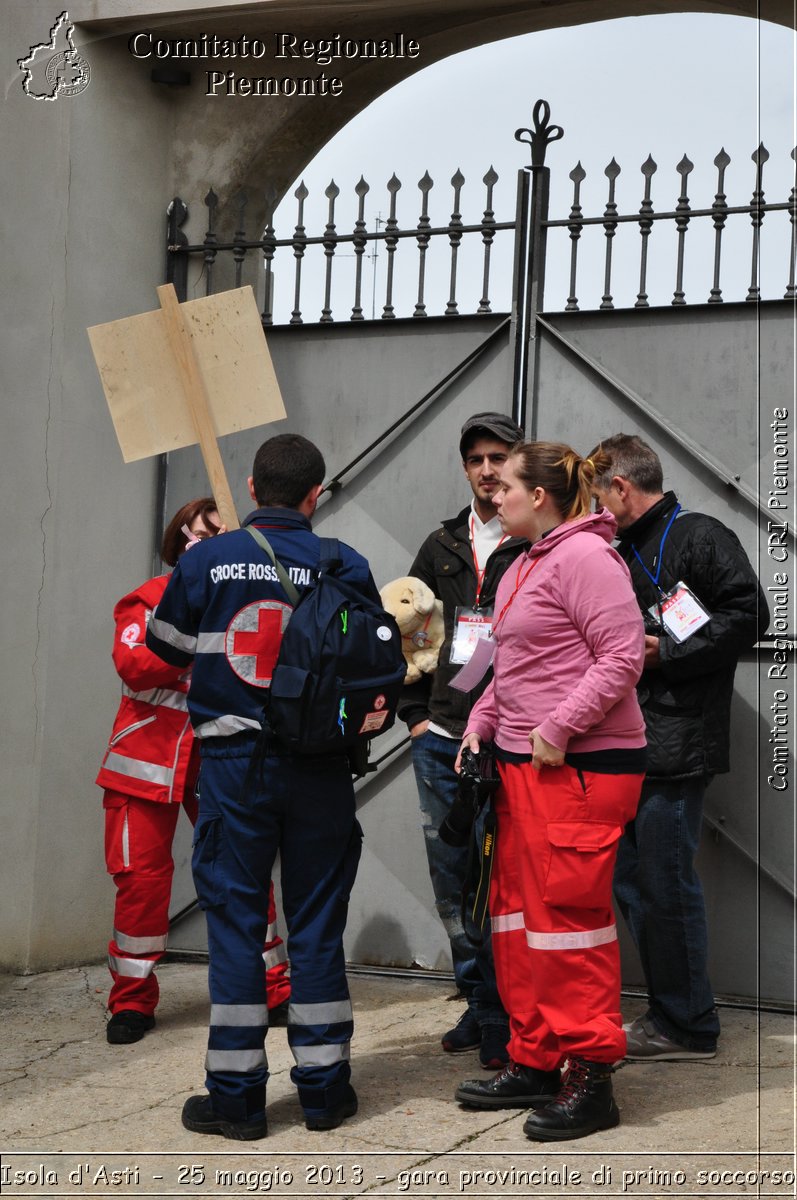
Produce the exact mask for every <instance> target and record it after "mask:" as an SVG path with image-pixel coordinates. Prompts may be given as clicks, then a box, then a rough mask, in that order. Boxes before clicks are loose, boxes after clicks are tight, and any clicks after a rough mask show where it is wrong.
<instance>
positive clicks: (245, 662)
mask: <svg viewBox="0 0 797 1200" xmlns="http://www.w3.org/2000/svg"><path fill="white" fill-rule="evenodd" d="M292 611H293V610H292V609H291V606H290V605H289V604H284V603H283V602H282V601H280V600H256V601H255V602H254V603H253V604H247V606H246V607H245V608H242V609H241V610H240V612H237V613H236V614H235V616H234V617H233V619H232V620H231V621H230V624H229V625H228V626H227V632H226V633H225V635H224V653H225V654H226V656H227V661H228V663H229V664H230V666H231V667H232V669H233V671H234V672H235V674H236V675H237V676H238V678H239V679H243V680H244V682H245V683H251V684H253V685H254V686H255V687H260V688H267V687H268V685H269V684H270V683H271V676H272V675H273V673H274V664H275V663H276V661H277V655H278V654H279V648H280V642H281V641H282V635H283V633H284V632H285V626H286V625H287V624H288V620H289V618H290V615H291V612H292Z"/></svg>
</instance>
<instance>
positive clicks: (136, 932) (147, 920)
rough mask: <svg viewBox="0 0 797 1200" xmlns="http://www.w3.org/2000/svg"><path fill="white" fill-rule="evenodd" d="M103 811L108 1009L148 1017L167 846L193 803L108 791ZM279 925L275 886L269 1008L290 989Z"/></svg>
mask: <svg viewBox="0 0 797 1200" xmlns="http://www.w3.org/2000/svg"><path fill="white" fill-rule="evenodd" d="M103 807H104V809H105V864H106V867H107V869H108V874H109V875H112V876H113V881H114V883H115V884H116V903H115V906H114V920H113V925H114V928H113V937H112V938H111V941H110V942H109V943H108V966H109V969H110V972H111V977H112V979H113V985H112V987H111V992H110V995H109V997H108V1008H109V1009H110V1011H111V1012H112V1013H115V1012H120V1011H121V1010H122V1009H133V1010H135V1011H136V1012H141V1013H145V1014H146V1015H147V1016H150V1015H151V1014H152V1013H153V1012H154V1011H155V1007H156V1005H157V1003H158V995H159V989H158V979H157V975H156V974H155V971H154V969H153V968H154V967H155V965H156V964H157V963H158V962H160V960H161V958H162V957H163V952H164V950H165V949H166V941H167V937H168V932H169V900H170V898H171V891H172V876H173V874H174V861H173V859H172V841H173V840H174V831H175V828H176V826H177V817H178V814H179V811H180V809H181V808H184V809H185V811H186V816H187V817H188V819H189V820H190V822H191V824H192V825H193V824H194V823H195V821H196V815H197V804H196V800H195V799H194V797H193V796H188V795H187V796H186V798H185V800H184V802H183V804H182V805H180V804H161V803H158V802H154V801H151V800H140V799H138V798H137V797H135V796H126V795H124V794H123V793H121V792H112V791H106V793H105V798H104V800H103ZM276 920H277V910H276V908H275V906H274V887H273V885H272V886H271V888H270V890H269V904H268V923H269V924H268V931H267V934H266V942H265V945H264V948H263V959H264V961H265V965H266V994H267V999H268V1007H269V1008H276V1007H277V1005H279V1004H282V1003H283V1001H285V1000H287V999H288V997H289V996H290V991H291V985H290V979H289V977H288V962H287V955H286V952H285V945H284V943H283V941H282V938H281V937H279V936H278V935H277V929H276Z"/></svg>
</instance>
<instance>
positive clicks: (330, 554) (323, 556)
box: [318, 538, 343, 574]
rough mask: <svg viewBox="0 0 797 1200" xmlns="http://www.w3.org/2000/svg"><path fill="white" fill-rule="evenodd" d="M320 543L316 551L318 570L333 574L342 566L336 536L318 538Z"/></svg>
mask: <svg viewBox="0 0 797 1200" xmlns="http://www.w3.org/2000/svg"><path fill="white" fill-rule="evenodd" d="M318 540H319V542H320V543H321V544H320V546H319V552H318V569H319V571H321V570H324V571H331V572H332V573H333V574H334V573H335V572H336V571H338V570H339V569H340V568H341V567H342V566H343V557H342V555H341V553H340V542H339V541H338V539H337V538H319V539H318Z"/></svg>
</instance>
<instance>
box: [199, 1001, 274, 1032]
mask: <svg viewBox="0 0 797 1200" xmlns="http://www.w3.org/2000/svg"><path fill="white" fill-rule="evenodd" d="M210 1024H211V1025H216V1026H222V1025H224V1026H234V1027H236V1028H242V1027H244V1026H246V1027H249V1026H255V1027H260V1026H262V1027H264V1028H265V1026H266V1025H267V1024H268V1010H267V1008H266V1006H265V1004H211V1006H210Z"/></svg>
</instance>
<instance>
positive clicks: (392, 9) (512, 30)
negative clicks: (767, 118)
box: [73, 0, 794, 221]
mask: <svg viewBox="0 0 797 1200" xmlns="http://www.w3.org/2000/svg"><path fill="white" fill-rule="evenodd" d="M102 7H103V8H104V9H106V12H105V14H104V15H102V16H100V17H98V16H97V5H96V3H95V2H93V0H77V3H76V4H75V5H74V6H73V11H74V19H75V20H76V21H78V22H80V23H81V25H82V27H83V29H84V30H89V31H91V35H92V36H93V37H101V38H106V37H110V38H117V37H119V38H121V37H125V38H128V37H129V36H130V34H131V32H134V31H139V30H143V29H146V30H149V31H152V32H153V33H154V34H156V35H157V36H158V37H160V38H164V39H174V38H197V37H199V36H200V35H201V34H203V33H206V34H208V35H209V36H211V37H212V36H213V35H216V36H218V37H219V38H225V37H226V38H237V37H240V36H241V35H243V34H247V35H248V36H249V37H251V38H254V37H258V38H262V39H264V40H265V41H266V43H267V44H269V42H268V39H270V38H274V37H275V35H276V34H277V33H280V32H283V31H285V30H290V31H291V33H292V34H294V35H296V37H297V38H298V39H299V41H302V40H304V39H308V40H310V41H317V40H318V39H321V38H329V37H331V36H334V34H340V35H341V37H342V38H344V39H346V38H363V37H368V38H373V39H379V38H387V39H392V38H393V37H394V36H395V34H396V31H397V30H402V31H404V32H405V34H406V36H407V37H408V38H413V39H415V40H416V41H417V42H418V43H419V44H420V48H421V52H420V54H419V56H418V57H417V58H415V59H409V58H404V59H403V60H402V61H401V62H400V63H398V62H396V61H389V60H388V61H373V60H372V61H362V60H356V59H355V60H347V59H343V60H338V61H336V62H335V64H334V67H332V68H330V72H329V73H334V74H335V75H336V76H338V77H339V78H340V79H341V81H342V83H343V85H344V87H343V91H342V94H341V95H340V96H339V97H337V98H334V99H329V100H327V101H323V100H319V98H318V97H311V98H304V99H296V98H290V99H271V100H269V101H268V102H267V104H265V105H264V106H263V107H262V108H258V109H257V110H256V111H257V119H256V120H253V119H252V118H253V108H252V102H251V100H250V101H249V102H248V103H244V102H242V98H241V97H237V98H233V99H229V98H227V97H224V98H222V97H220V96H217V97H216V99H215V100H211V101H210V102H209V99H208V95H207V92H206V89H205V79H206V71H207V70H208V69H220V70H222V71H224V70H226V69H229V67H230V62H229V60H227V61H224V60H218V59H217V60H209V61H208V60H205V61H203V62H194V63H186V62H185V61H182V62H177V63H174V62H172V61H169V62H166V63H164V62H162V61H161V62H159V61H158V60H157V59H155V58H152V59H149V60H144V61H142V63H141V67H142V70H146V71H147V73H149V71H150V70H151V69H152V67H153V65H154V66H164V65H165V66H169V67H171V66H176V67H179V68H181V69H183V70H184V71H185V70H186V68H189V73H190V75H191V79H190V82H188V83H187V84H186V85H185V86H178V87H173V88H171V89H170V90H171V93H172V94H171V100H172V103H173V107H174V127H173V128H174V132H173V146H172V163H173V169H174V172H175V179H178V180H179V181H180V186H181V187H183V188H185V189H186V191H187V192H192V191H194V189H195V190H196V194H203V192H202V189H203V188H204V189H206V188H207V183H208V181H209V180H220V179H224V180H226V182H227V192H228V194H229V195H233V194H234V193H235V192H236V191H237V190H238V189H240V188H246V189H247V190H248V191H249V192H250V195H252V197H255V196H260V197H262V196H263V195H264V194H265V192H266V191H269V192H271V193H272V195H274V196H275V197H276V198H279V197H281V195H282V194H283V193H284V191H285V189H286V187H287V186H288V185H289V184H290V182H291V181H292V180H293V179H295V178H296V176H297V175H298V174H299V173H300V172H301V171H302V169H303V168H304V167H305V166H306V164H307V163H308V162H309V161H310V160H311V159H312V158H313V157H314V155H315V154H316V153H317V152H318V150H319V149H320V148H321V147H322V146H323V145H324V144H325V143H326V142H327V141H328V140H329V139H330V138H331V137H332V136H333V135H334V134H335V133H337V132H338V130H340V129H341V128H343V126H344V125H346V124H347V122H348V121H350V120H351V119H352V117H354V116H356V114H357V113H358V112H361V111H362V110H363V109H364V108H365V107H367V105H368V104H370V103H371V101H373V100H375V99H376V98H377V97H378V96H380V95H381V94H382V93H383V92H385V91H387V90H389V89H390V88H391V87H393V86H394V84H396V83H398V82H399V81H400V80H401V79H404V78H406V77H407V76H408V75H409V74H412V73H414V72H415V71H417V70H421V69H423V68H424V67H426V66H429V65H431V64H432V63H434V62H438V61H440V60H441V59H444V58H447V57H449V56H451V55H453V54H457V53H459V52H460V51H463V50H469V49H472V48H474V47H476V46H480V45H484V44H486V43H488V42H495V41H501V40H503V39H505V38H509V37H514V36H517V35H519V34H524V33H532V32H535V31H540V30H547V29H555V28H563V27H567V26H574V25H582V24H586V23H590V22H594V21H605V20H611V19H614V18H619V17H628V16H651V15H662V14H668V13H684V12H695V13H698V12H708V13H717V14H725V15H729V16H746V17H750V18H751V19H761V20H767V21H771V22H774V23H778V24H782V25H785V26H788V27H790V26H791V25H792V23H793V19H794V12H793V5H792V3H791V0H763V2H761V0H676V2H674V3H673V2H669V0H558V2H557V3H556V4H553V3H551V0H498V3H495V4H491V5H490V6H489V9H486V7H485V5H484V3H483V0H439V3H437V4H435V5H434V6H433V7H432V6H430V5H428V3H427V2H426V0H379V2H378V3H374V2H373V0H354V2H353V3H350V4H347V5H346V6H345V8H344V7H343V6H341V7H340V9H339V8H338V5H337V4H334V3H333V4H330V3H321V2H319V0H277V2H271V0H250V2H249V3H244V4H240V3H235V2H234V0H215V2H207V3H202V2H201V0H200V2H196V0H195V2H194V3H190V2H186V3H181V2H180V0H173V7H172V9H171V11H169V12H166V13H164V11H163V8H162V7H161V6H158V8H157V9H156V8H155V6H154V5H146V4H143V5H142V4H141V2H140V0H115V2H114V3H113V4H107V5H103V6H102ZM271 44H273V43H271ZM250 61H251V60H250ZM266 63H267V64H268V67H267V68H266V66H265V65H264V64H266ZM233 65H234V64H233ZM282 65H283V66H284V68H285V71H286V73H288V72H290V73H293V74H305V73H307V74H310V73H314V72H316V71H318V70H319V68H318V66H317V64H316V63H315V62H314V61H312V60H311V61H310V62H307V61H301V60H294V61H292V62H288V63H284V64H282ZM277 66H279V64H275V62H274V60H273V59H271V58H264V59H263V60H262V62H261V64H260V65H259V67H258V69H257V72H256V73H257V74H264V73H269V74H270V73H273V71H274V69H275V67H277ZM300 68H305V70H300ZM216 101H218V102H216ZM262 215H263V213H259V212H256V211H254V210H253V209H250V216H253V217H254V218H255V220H256V221H257V220H258V219H260V217H261V216H262Z"/></svg>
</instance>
